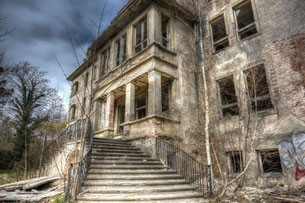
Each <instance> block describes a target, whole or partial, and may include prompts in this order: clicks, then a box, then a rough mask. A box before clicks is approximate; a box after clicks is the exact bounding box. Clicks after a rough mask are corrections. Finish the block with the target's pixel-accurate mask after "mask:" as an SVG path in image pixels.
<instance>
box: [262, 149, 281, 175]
mask: <svg viewBox="0 0 305 203" xmlns="http://www.w3.org/2000/svg"><path fill="white" fill-rule="evenodd" d="M258 154H259V159H260V166H261V171H262V172H263V173H269V172H276V173H281V172H282V165H281V158H280V154H279V151H278V150H268V151H259V152H258Z"/></svg>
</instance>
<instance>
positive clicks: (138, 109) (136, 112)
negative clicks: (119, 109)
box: [135, 96, 147, 120]
mask: <svg viewBox="0 0 305 203" xmlns="http://www.w3.org/2000/svg"><path fill="white" fill-rule="evenodd" d="M141 99H145V106H142V107H139V108H137V102H138V100H141ZM142 109H145V116H144V117H142V118H139V117H138V111H140V110H142ZM135 117H136V120H139V119H143V118H145V117H147V96H143V97H139V98H137V99H135Z"/></svg>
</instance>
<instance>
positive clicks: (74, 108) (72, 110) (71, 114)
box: [70, 104, 76, 120]
mask: <svg viewBox="0 0 305 203" xmlns="http://www.w3.org/2000/svg"><path fill="white" fill-rule="evenodd" d="M75 115H76V105H75V104H74V105H72V106H71V108H70V120H74V119H75Z"/></svg>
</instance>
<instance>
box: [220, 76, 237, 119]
mask: <svg viewBox="0 0 305 203" xmlns="http://www.w3.org/2000/svg"><path fill="white" fill-rule="evenodd" d="M217 84H218V94H219V98H220V99H219V100H220V101H219V105H220V113H221V116H222V117H230V116H234V115H238V114H239V112H238V104H237V97H236V94H235V87H234V81H233V76H229V77H226V78H223V79H221V80H218V81H217Z"/></svg>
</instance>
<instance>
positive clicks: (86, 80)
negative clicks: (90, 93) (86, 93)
mask: <svg viewBox="0 0 305 203" xmlns="http://www.w3.org/2000/svg"><path fill="white" fill-rule="evenodd" d="M88 81H89V73H88V72H87V73H86V76H85V87H87V85H88Z"/></svg>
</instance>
